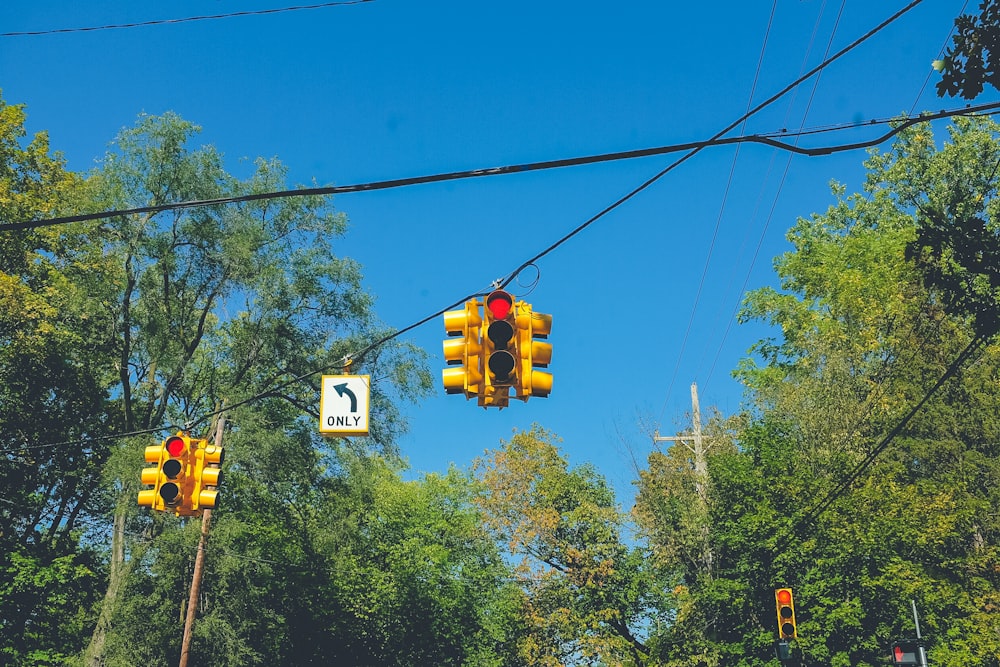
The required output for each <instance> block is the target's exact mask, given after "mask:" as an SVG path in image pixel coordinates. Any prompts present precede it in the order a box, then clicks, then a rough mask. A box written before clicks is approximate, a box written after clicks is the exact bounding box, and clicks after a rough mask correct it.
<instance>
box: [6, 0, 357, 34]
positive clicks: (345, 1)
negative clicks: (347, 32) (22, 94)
mask: <svg viewBox="0 0 1000 667" xmlns="http://www.w3.org/2000/svg"><path fill="white" fill-rule="evenodd" d="M364 2H374V0H340V1H339V2H323V3H320V4H318V5H298V6H296V7H280V8H278V9H257V10H253V11H243V12H231V13H229V14H210V15H206V16H188V17H185V18H179V19H159V20H155V21H140V22H137V23H115V24H111V25H97V26H89V27H84V28H53V29H50V30H23V31H20V32H0V37H37V36H39V35H59V34H64V33H71V32H94V31H96V30H118V29H121V28H145V27H147V26H153V25H168V24H174V23H190V22H191V21H213V20H216V19H228V18H234V17H237V16H261V15H264V14H280V13H283V12H297V11H301V10H304V9H325V8H327V7H340V6H343V5H360V4H362V3H364Z"/></svg>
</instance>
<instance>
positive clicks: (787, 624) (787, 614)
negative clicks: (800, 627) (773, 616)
mask: <svg viewBox="0 0 1000 667" xmlns="http://www.w3.org/2000/svg"><path fill="white" fill-rule="evenodd" d="M774 604H775V607H777V611H778V637H780V638H781V639H797V638H798V636H799V635H798V632H797V630H796V628H795V602H794V601H793V600H792V589H791V588H778V589H776V590H775V591H774Z"/></svg>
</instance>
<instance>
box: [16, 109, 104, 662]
mask: <svg viewBox="0 0 1000 667" xmlns="http://www.w3.org/2000/svg"><path fill="white" fill-rule="evenodd" d="M24 122H25V110H24V108H23V106H18V105H9V104H7V103H5V102H4V101H3V100H2V99H0V220H2V221H4V222H8V221H15V220H23V219H28V218H34V217H45V216H48V215H53V214H55V213H57V212H59V211H60V210H61V209H62V208H63V207H65V206H67V205H69V204H70V203H71V202H72V201H73V193H74V192H75V191H76V190H77V189H78V188H79V186H80V179H79V178H78V177H76V176H74V175H73V174H71V173H69V172H67V171H65V168H64V165H63V161H62V159H61V157H60V156H59V155H58V154H56V155H53V154H50V152H49V145H48V138H47V136H46V135H45V134H44V133H39V134H37V135H35V136H34V137H33V138H32V139H31V140H30V141H28V142H26V141H25V138H26V132H25V129H24ZM106 278H107V273H106V271H105V270H104V267H103V265H102V263H101V261H100V249H99V247H98V246H96V245H95V244H94V243H88V242H87V240H86V236H85V234H84V232H83V231H82V230H81V229H80V228H79V227H68V228H65V229H62V230H59V231H55V230H51V229H37V230H25V231H18V232H8V233H5V234H3V235H0V433H3V434H4V438H3V441H4V445H3V448H2V451H3V465H0V488H2V491H0V581H2V582H3V583H2V584H0V662H3V663H5V664H18V663H21V662H26V663H30V664H46V663H49V662H53V661H57V660H59V659H61V658H62V657H65V656H66V655H72V654H74V653H76V652H77V651H79V648H80V643H81V640H82V636H83V633H82V632H81V630H82V628H83V627H84V625H85V622H86V610H87V608H88V607H89V605H90V604H91V603H92V602H93V600H94V599H95V596H96V595H97V594H98V591H97V589H98V588H99V586H100V583H99V581H100V578H101V575H102V565H101V562H100V559H99V558H98V557H97V554H96V553H95V552H94V550H93V549H91V548H89V547H88V546H87V545H86V543H84V542H81V541H80V536H81V532H82V531H83V530H84V529H85V527H86V520H87V518H88V516H89V510H90V509H91V508H92V507H93V506H94V504H95V501H96V497H95V496H96V495H97V494H96V493H95V492H96V490H97V489H99V488H100V485H99V480H100V475H101V466H102V463H103V462H104V461H105V460H106V459H107V456H108V452H109V450H108V447H107V445H106V444H102V443H92V442H91V443H87V444H86V445H84V446H75V447H74V446H66V447H62V448H40V447H39V444H40V443H51V442H64V441H72V440H76V439H79V438H86V437H88V436H93V435H96V434H100V433H103V432H105V430H106V428H107V427H108V425H109V421H110V420H109V416H108V415H107V414H106V413H105V412H104V411H103V409H102V408H103V405H104V403H105V401H106V399H107V395H108V394H107V387H108V378H109V377H110V373H109V369H110V366H109V365H108V364H101V363H95V359H94V356H92V355H100V354H101V353H102V352H107V351H108V350H109V349H110V337H109V336H108V333H107V332H108V331H109V330H110V322H109V319H108V318H107V316H106V315H105V314H104V313H103V312H102V310H101V308H100V307H99V305H97V304H95V300H93V299H91V298H90V297H91V296H92V295H95V294H101V293H102V291H103V288H102V285H103V284H104V283H105V281H106Z"/></svg>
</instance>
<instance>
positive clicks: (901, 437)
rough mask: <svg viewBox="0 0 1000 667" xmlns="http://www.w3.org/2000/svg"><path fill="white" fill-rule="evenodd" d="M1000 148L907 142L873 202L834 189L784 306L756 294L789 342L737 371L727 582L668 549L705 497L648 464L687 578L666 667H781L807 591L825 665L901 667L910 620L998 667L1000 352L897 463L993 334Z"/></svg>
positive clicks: (945, 649)
mask: <svg viewBox="0 0 1000 667" xmlns="http://www.w3.org/2000/svg"><path fill="white" fill-rule="evenodd" d="M998 129H1000V128H998V126H996V125H995V124H993V123H992V121H989V120H987V119H982V118H978V119H960V120H958V121H956V123H955V124H954V126H952V127H951V128H950V129H949V136H948V142H946V143H944V144H943V146H942V147H940V148H938V147H937V146H936V144H935V142H934V140H933V136H932V134H931V130H930V128H929V127H925V126H922V127H914V128H910V129H908V130H907V131H905V132H903V133H902V134H900V135H899V137H898V138H897V140H896V142H895V144H894V145H893V146H892V148H891V149H890V150H889V151H887V152H885V153H880V152H873V153H872V154H871V156H870V158H869V160H868V162H867V163H866V166H867V167H868V170H869V174H868V178H867V181H866V183H865V186H864V191H863V192H862V193H860V194H856V195H851V196H847V195H846V192H845V189H844V188H843V187H841V186H834V189H833V192H834V195H835V197H836V198H837V202H836V203H835V204H834V205H833V206H831V207H830V208H829V209H828V210H827V211H826V212H825V213H823V214H816V215H813V216H811V217H810V218H808V219H800V220H798V222H797V223H796V225H795V226H794V227H793V228H792V229H791V231H790V232H789V234H788V239H789V241H790V242H791V244H792V246H793V250H792V251H790V252H788V253H786V254H785V255H783V256H781V257H780V258H778V260H777V261H776V269H777V273H778V276H779V278H780V280H781V288H780V289H770V288H766V289H760V290H757V291H754V292H752V293H750V294H749V295H748V297H747V299H746V302H745V306H744V311H743V317H744V318H747V319H759V320H763V321H766V322H768V323H770V324H771V325H773V326H774V327H775V329H776V331H777V334H778V335H776V336H775V337H773V338H769V339H766V340H763V341H761V342H760V343H759V344H758V345H757V346H756V347H755V348H754V351H755V352H756V354H757V357H756V359H755V360H747V361H746V362H745V363H744V364H743V366H742V367H741V368H740V369H739V371H738V374H739V377H741V378H742V380H743V381H744V382H745V383H746V384H747V386H748V389H749V391H750V394H749V396H750V398H752V399H753V401H754V404H753V410H752V411H751V412H749V413H747V414H745V415H743V416H741V417H740V418H739V419H737V420H735V421H734V423H733V425H732V430H733V432H734V433H735V435H736V444H737V448H736V449H733V450H723V451H721V452H718V453H716V454H715V455H714V456H712V457H710V460H709V473H710V483H709V486H708V489H709V499H708V512H709V526H710V542H711V549H712V555H713V568H712V571H711V573H710V576H704V575H702V576H697V574H698V573H697V572H696V571H694V570H693V569H692V568H691V567H690V566H687V567H686V566H685V562H684V560H683V558H678V555H683V554H684V553H685V552H684V551H683V549H680V548H679V547H683V546H684V542H683V541H680V540H678V538H677V537H676V535H673V536H671V535H669V534H668V530H667V528H669V527H670V526H678V527H680V528H681V529H682V530H683V523H681V521H683V519H684V517H685V513H684V502H685V498H689V497H690V494H691V490H690V485H688V486H685V485H684V483H683V476H682V475H680V473H678V472H676V471H677V470H680V469H681V467H680V466H679V462H678V461H673V462H672V461H671V459H669V458H666V459H664V460H663V461H659V460H651V467H650V470H649V471H648V473H647V474H646V475H645V476H644V478H643V487H641V493H640V499H639V506H638V510H639V512H640V517H643V516H645V517H647V519H646V520H645V521H644V526H646V527H647V529H648V532H647V534H649V535H650V537H651V539H653V541H654V544H655V545H657V546H658V547H659V548H660V551H661V552H662V553H664V554H667V555H671V554H672V555H674V557H675V558H676V561H675V562H676V565H677V567H678V568H679V570H680V571H681V573H682V581H681V584H680V585H679V586H678V588H677V589H676V591H675V593H676V596H677V600H676V602H677V604H678V613H677V619H676V622H675V623H674V624H673V625H672V626H670V627H669V628H668V629H667V630H666V631H665V632H664V634H663V636H662V637H661V638H660V640H659V641H658V642H657V643H656V646H657V648H658V649H659V654H658V657H659V658H660V659H661V660H662V661H663V662H664V663H665V664H668V665H765V664H769V663H770V664H777V661H776V660H775V658H774V653H773V648H772V644H773V641H774V639H775V637H776V618H775V613H774V598H773V591H774V589H775V588H777V587H781V586H791V587H792V588H793V589H794V591H795V598H796V608H797V612H798V613H797V616H798V621H799V623H798V628H799V635H800V638H799V640H798V642H797V649H798V650H799V651H801V653H802V655H803V657H804V659H805V660H806V661H807V662H808V663H809V664H819V665H831V666H834V667H840V666H844V667H846V666H848V665H850V666H860V665H872V666H874V665H878V664H884V663H885V660H886V656H887V653H888V648H889V645H890V643H891V641H892V640H893V639H899V638H904V637H907V636H911V635H912V632H913V630H912V618H911V615H910V613H909V612H910V600H915V601H916V603H917V607H918V609H919V610H920V613H921V626H922V630H923V632H924V634H925V636H926V637H927V644H928V647H929V649H930V659H931V660H932V661H933V662H934V663H935V664H940V665H955V666H957V665H983V666H984V667H986V666H995V665H997V656H998V655H1000V622H998V620H997V619H998V618H1000V615H998V613H997V612H998V610H1000V606H998V600H1000V578H998V577H997V573H998V572H1000V523H998V522H997V517H996V513H995V512H993V511H992V510H991V509H989V508H995V507H996V506H997V505H998V503H1000V492H998V489H1000V464H998V463H997V461H998V460H1000V459H998V455H1000V450H998V443H1000V419H998V418H997V414H998V413H1000V391H998V390H997V387H998V384H997V382H998V376H997V370H996V369H997V368H998V365H1000V364H998V362H1000V347H998V346H997V345H996V341H995V339H992V340H991V342H990V343H988V344H987V345H985V346H984V347H983V348H982V349H981V350H980V352H979V353H978V355H976V356H975V357H974V358H973V359H972V360H971V361H970V362H969V363H967V364H965V365H963V366H962V367H960V368H959V369H958V372H957V373H955V374H954V375H953V377H951V378H950V380H948V381H947V382H946V383H945V384H944V385H943V386H942V387H941V388H940V389H939V390H937V391H936V392H935V393H934V394H933V395H932V396H931V397H930V399H929V400H928V401H927V402H926V404H925V405H924V407H923V409H922V410H920V411H919V412H918V413H917V414H916V415H915V417H914V418H913V419H912V420H910V421H909V422H908V423H907V425H906V426H905V427H904V428H903V429H902V430H901V431H900V432H899V434H898V435H897V436H896V437H894V438H893V439H892V440H891V441H890V442H888V444H887V445H886V446H885V447H884V448H883V444H885V441H884V438H885V437H886V434H887V433H889V432H890V431H891V430H892V429H893V428H894V427H895V426H896V425H898V424H899V423H900V420H901V419H902V417H903V416H904V415H905V414H906V413H908V412H909V410H910V409H911V408H912V406H914V405H915V404H916V403H917V402H918V401H919V400H921V399H922V398H924V397H925V396H926V395H927V393H928V391H929V390H930V389H931V388H932V387H933V385H934V384H935V382H936V381H937V380H938V379H939V378H941V377H942V376H943V375H944V374H945V373H946V371H947V369H948V368H949V366H950V365H951V364H952V362H953V360H954V359H955V358H956V357H957V356H958V355H959V353H960V352H961V351H962V350H963V348H965V347H966V346H967V345H968V344H969V342H970V341H972V340H974V339H975V338H976V337H977V336H985V337H988V336H989V335H990V325H989V321H990V320H989V317H988V308H987V306H986V304H989V303H990V300H991V299H993V300H994V301H993V303H994V304H995V298H996V292H995V291H991V290H992V287H991V283H990V280H991V276H992V275H993V273H992V272H995V270H996V266H997V264H996V263H995V260H994V259H993V255H992V254H990V253H992V252H993V251H992V248H993V247H994V246H993V245H992V244H994V243H995V236H996V220H997V213H998V211H997V209H996V204H995V200H994V196H993V195H994V193H995V177H996V173H997V172H996V165H997V163H998V156H1000V152H998V151H1000V144H998V141H997V135H998ZM972 219H978V220H981V221H983V224H979V225H976V226H970V225H967V224H965V221H967V220H972ZM973 244H976V245H978V247H979V248H980V249H981V250H982V254H981V255H978V254H976V252H974V251H971V250H970V246H971V245H973ZM980 288H982V289H980ZM993 307H994V308H995V305H994V306H993ZM994 312H995V311H994ZM984 314H985V315H984ZM672 480H673V481H672ZM671 521H672V522H673V523H670V522H671ZM689 534H690V533H689Z"/></svg>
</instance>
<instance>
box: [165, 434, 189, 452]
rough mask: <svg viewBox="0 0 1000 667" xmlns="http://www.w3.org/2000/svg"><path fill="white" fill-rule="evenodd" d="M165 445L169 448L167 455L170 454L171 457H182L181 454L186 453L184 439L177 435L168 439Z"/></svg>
mask: <svg viewBox="0 0 1000 667" xmlns="http://www.w3.org/2000/svg"><path fill="white" fill-rule="evenodd" d="M164 445H165V446H166V448H167V454H170V455H171V456H180V455H181V453H183V452H184V446H185V445H184V439H183V438H180V437H178V436H176V435H172V436H170V437H169V438H167V441H166V442H165V443H164Z"/></svg>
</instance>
